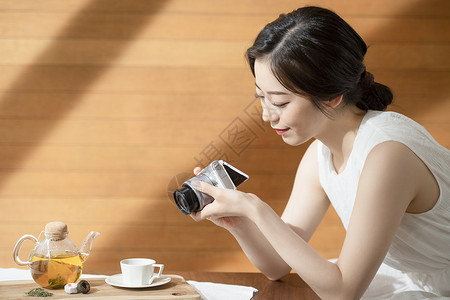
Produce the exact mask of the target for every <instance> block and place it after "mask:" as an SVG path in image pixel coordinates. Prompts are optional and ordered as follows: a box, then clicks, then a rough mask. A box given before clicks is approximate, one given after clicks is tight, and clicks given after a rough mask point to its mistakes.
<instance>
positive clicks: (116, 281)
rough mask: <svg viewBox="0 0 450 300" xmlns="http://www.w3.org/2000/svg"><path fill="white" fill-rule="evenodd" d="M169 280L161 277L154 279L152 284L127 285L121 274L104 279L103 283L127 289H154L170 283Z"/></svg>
mask: <svg viewBox="0 0 450 300" xmlns="http://www.w3.org/2000/svg"><path fill="white" fill-rule="evenodd" d="M170 280H171V278H170V277H169V276H165V275H162V276H161V277H160V278H155V280H153V282H152V284H144V285H129V284H126V283H124V282H123V280H122V274H116V275H112V276H109V277H106V279H105V281H106V283H107V284H110V285H112V286H117V287H123V288H129V289H142V288H148V287H155V286H160V285H163V284H166V283H168V282H170Z"/></svg>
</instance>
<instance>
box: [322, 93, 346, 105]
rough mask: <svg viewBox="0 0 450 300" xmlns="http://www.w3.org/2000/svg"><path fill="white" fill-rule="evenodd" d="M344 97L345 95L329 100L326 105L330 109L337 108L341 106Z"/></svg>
mask: <svg viewBox="0 0 450 300" xmlns="http://www.w3.org/2000/svg"><path fill="white" fill-rule="evenodd" d="M343 97H344V95H340V96H338V97H336V98H334V99H331V100H328V101H327V102H326V104H325V105H326V106H328V107H329V108H336V107H338V106H339V104H341V102H342V98H343Z"/></svg>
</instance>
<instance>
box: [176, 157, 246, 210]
mask: <svg viewBox="0 0 450 300" xmlns="http://www.w3.org/2000/svg"><path fill="white" fill-rule="evenodd" d="M247 179H248V175H247V174H245V173H243V172H242V171H239V170H238V169H236V168H235V167H233V166H232V165H230V164H228V163H226V162H224V161H223V160H215V161H213V162H212V163H211V164H209V166H207V167H206V168H204V169H203V170H202V171H200V173H198V174H197V176H195V177H192V178H191V179H189V180H187V181H185V182H184V183H183V184H182V188H181V189H177V190H175V191H174V192H173V199H174V200H175V203H176V204H177V206H178V208H179V209H180V210H181V212H182V213H184V214H185V215H190V214H191V213H192V212H197V211H200V210H202V209H203V207H205V205H207V204H209V203H211V202H212V201H214V199H213V198H212V197H211V196H209V195H207V194H205V193H202V192H199V191H197V190H196V189H195V188H193V187H192V186H191V182H192V181H196V180H198V181H204V182H206V183H209V184H211V185H214V186H217V187H221V188H225V189H233V190H235V189H236V187H237V186H238V185H240V184H241V183H243V182H244V181H246V180H247Z"/></svg>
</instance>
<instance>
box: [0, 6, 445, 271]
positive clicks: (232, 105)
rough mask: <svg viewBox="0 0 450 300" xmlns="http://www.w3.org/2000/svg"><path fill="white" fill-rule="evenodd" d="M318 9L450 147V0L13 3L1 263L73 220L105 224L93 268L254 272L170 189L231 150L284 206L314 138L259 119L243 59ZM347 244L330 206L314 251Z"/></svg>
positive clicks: (79, 231)
mask: <svg viewBox="0 0 450 300" xmlns="http://www.w3.org/2000/svg"><path fill="white" fill-rule="evenodd" d="M306 4H315V5H321V6H324V7H328V8H331V9H334V10H335V11H336V12H338V13H339V14H341V15H342V16H343V17H344V18H345V19H346V20H347V21H348V22H350V23H351V24H352V25H353V26H354V27H355V28H356V29H357V30H358V31H359V32H360V34H361V35H362V36H363V37H364V38H365V39H366V41H367V43H368V44H369V45H370V49H369V52H368V55H367V65H368V70H370V71H372V72H373V73H374V74H375V78H376V79H377V80H379V81H381V82H384V83H386V84H388V85H390V86H392V88H393V90H394V93H395V97H396V102H395V105H394V106H393V109H394V110H397V111H400V112H403V113H405V114H407V115H409V116H411V117H413V118H415V119H416V120H418V121H419V122H421V123H422V124H423V125H424V126H425V127H426V128H427V129H428V130H429V131H430V132H431V133H432V134H433V135H434V136H435V137H436V139H437V140H438V141H439V142H440V143H442V144H443V145H444V146H446V147H447V148H449V147H450V137H449V134H448V132H449V131H450V122H449V117H448V116H449V112H450V101H449V96H448V95H449V94H450V90H449V89H450V76H449V75H450V59H449V53H450V30H449V29H450V18H449V17H450V2H449V1H448V0H422V1H420V0H397V1H392V0H379V1H371V0H364V1H356V0H351V1H333V0H323V1H312V0H310V1H301V0H295V1H294V0H282V1H274V0H272V1H269V0H258V1H256V0H230V1H223V0H190V1H185V0H167V1H162V0H160V1H156V0H153V1H148V0H127V1H120V0H117V1H115V0H96V1H95V0H65V1H55V0H34V1H29V0H14V1H8V0H1V1H0V205H1V206H0V207H1V210H0V267H15V266H16V265H15V264H14V263H13V261H12V255H11V254H12V249H13V247H14V244H15V242H16V241H17V239H18V238H19V237H20V236H21V235H23V234H26V233H29V234H34V235H36V236H38V235H39V233H40V231H41V230H43V227H44V225H45V224H46V223H47V222H49V221H52V220H63V221H65V222H67V224H68V225H69V231H70V237H71V238H72V240H73V241H74V242H75V243H76V244H80V243H81V241H82V239H83V238H84V236H85V235H86V234H87V233H88V231H90V230H97V231H99V232H100V233H101V235H100V236H99V237H98V238H97V239H96V241H95V243H94V248H93V252H92V255H91V256H90V258H89V260H88V261H87V262H86V264H85V272H88V273H114V272H118V271H119V263H118V262H119V260H120V259H122V258H125V257H152V258H155V259H156V260H157V261H159V262H161V263H165V264H166V269H167V270H216V271H254V270H255V268H254V267H253V266H252V265H251V264H250V263H249V262H248V261H247V259H246V258H245V256H244V255H243V254H242V252H241V250H240V248H239V247H238V245H237V243H236V242H235V241H234V240H233V238H232V237H231V236H230V235H229V234H228V233H227V232H226V231H224V230H222V229H220V228H218V227H216V226H214V225H213V224H211V223H209V222H200V223H195V222H194V221H192V220H191V218H190V217H186V216H184V215H182V214H181V213H180V212H179V211H178V209H177V208H176V207H175V206H174V204H173V203H172V200H171V197H170V193H171V190H172V189H173V187H174V186H175V185H176V183H177V182H180V181H183V180H185V179H186V176H190V175H191V170H192V169H193V167H194V166H196V165H198V164H200V165H205V164H207V163H208V162H209V161H210V160H211V159H226V160H228V161H230V162H231V163H232V164H234V165H235V166H236V167H238V168H240V169H242V170H244V171H245V172H246V173H248V174H249V175H250V177H251V178H250V180H249V181H248V182H247V183H245V184H244V185H243V186H242V190H245V191H248V192H253V193H256V194H258V195H259V196H260V197H261V198H262V199H264V200H265V201H267V202H268V203H270V205H271V206H272V207H273V208H274V209H275V210H276V211H277V212H278V213H281V212H282V210H283V207H284V205H285V203H286V199H287V198H288V196H289V193H290V188H291V185H292V181H293V176H294V174H295V170H296V168H297V165H298V162H299V161H300V159H301V156H302V154H303V152H304V150H305V146H302V147H297V148H293V147H290V146H287V145H285V144H283V142H282V141H281V140H280V138H279V137H278V136H276V135H275V134H274V133H272V132H271V131H270V130H269V129H268V127H267V126H264V125H263V124H262V123H261V121H260V118H259V114H260V109H259V107H258V105H257V103H256V102H255V101H254V99H253V94H254V90H253V88H252V86H253V78H252V76H251V74H250V72H249V70H248V67H247V65H246V62H245V59H244V52H245V50H246V49H247V47H248V46H250V45H251V43H252V40H253V39H254V37H255V36H256V34H257V32H258V31H259V30H260V29H261V28H262V26H263V25H264V24H266V23H267V22H269V21H271V20H273V19H274V18H276V17H277V16H278V14H280V13H282V12H288V11H291V10H293V9H295V8H297V7H299V6H303V5H306ZM343 237H344V231H343V229H342V227H341V225H340V222H339V219H338V218H337V217H336V215H335V213H334V211H332V210H330V211H329V213H328V214H327V216H326V218H325V220H324V222H323V223H322V224H321V226H320V228H319V231H318V232H317V234H316V235H315V236H314V238H313V240H312V241H311V244H312V245H313V246H314V247H315V248H316V249H317V250H318V251H319V252H320V253H321V254H322V255H324V256H325V257H327V258H332V257H336V256H337V255H338V253H339V248H340V246H341V244H342V241H343ZM24 247H25V249H24V251H23V254H22V256H23V258H25V256H26V252H27V251H29V249H28V250H27V247H28V248H29V245H28V246H24Z"/></svg>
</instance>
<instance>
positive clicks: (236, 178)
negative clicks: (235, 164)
mask: <svg viewBox="0 0 450 300" xmlns="http://www.w3.org/2000/svg"><path fill="white" fill-rule="evenodd" d="M223 166H224V167H225V171H227V173H228V176H230V179H231V181H233V183H234V185H235V186H238V185H240V184H241V183H243V182H244V181H246V180H247V179H248V176H247V175H246V174H244V173H242V172H238V171H237V170H235V169H234V168H232V167H231V166H229V165H228V164H226V163H224V164H223Z"/></svg>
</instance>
